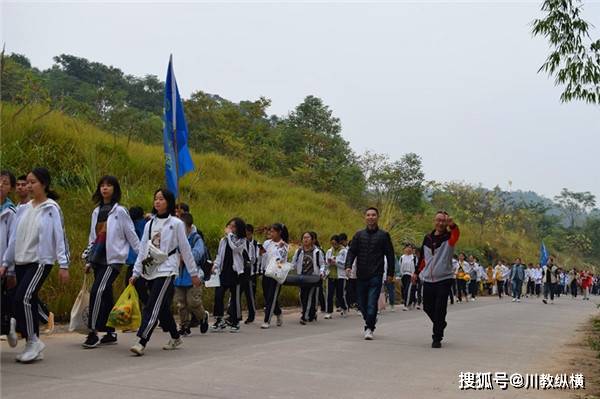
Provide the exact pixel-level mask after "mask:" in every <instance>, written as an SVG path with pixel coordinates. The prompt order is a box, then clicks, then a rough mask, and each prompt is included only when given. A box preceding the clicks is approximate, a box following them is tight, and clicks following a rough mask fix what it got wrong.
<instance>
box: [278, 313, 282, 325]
mask: <svg viewBox="0 0 600 399" xmlns="http://www.w3.org/2000/svg"><path fill="white" fill-rule="evenodd" d="M282 325H283V315H282V314H278V315H277V327H281V326H282Z"/></svg>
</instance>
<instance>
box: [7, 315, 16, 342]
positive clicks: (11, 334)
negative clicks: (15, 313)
mask: <svg viewBox="0 0 600 399" xmlns="http://www.w3.org/2000/svg"><path fill="white" fill-rule="evenodd" d="M6 340H7V341H8V344H9V345H10V347H11V348H14V347H15V346H17V343H18V342H19V337H17V320H15V318H14V317H11V318H10V330H9V331H8V334H6Z"/></svg>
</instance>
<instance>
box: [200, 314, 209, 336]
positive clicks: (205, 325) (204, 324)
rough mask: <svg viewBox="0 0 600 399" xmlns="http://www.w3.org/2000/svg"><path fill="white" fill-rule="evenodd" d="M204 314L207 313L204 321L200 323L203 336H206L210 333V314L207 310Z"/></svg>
mask: <svg viewBox="0 0 600 399" xmlns="http://www.w3.org/2000/svg"><path fill="white" fill-rule="evenodd" d="M204 313H205V316H204V319H203V320H202V321H201V322H200V333H201V334H206V332H207V331H208V312H207V311H206V310H205V311H204Z"/></svg>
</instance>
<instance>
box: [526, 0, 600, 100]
mask: <svg viewBox="0 0 600 399" xmlns="http://www.w3.org/2000/svg"><path fill="white" fill-rule="evenodd" d="M582 4H583V3H582V2H581V1H580V0H545V1H544V2H543V3H542V12H543V13H544V17H543V18H541V19H536V20H535V21H534V22H533V34H534V36H543V37H545V38H546V39H548V42H549V44H550V47H551V48H552V50H551V52H550V55H548V58H547V59H546V61H545V62H544V63H543V64H542V66H541V67H540V69H539V71H538V72H546V73H547V74H548V75H550V76H554V78H555V80H554V82H555V84H556V85H557V86H558V85H561V86H564V91H563V93H562V94H561V96H560V99H561V101H563V102H567V101H571V100H583V101H586V102H588V103H594V104H599V103H600V39H598V40H595V41H594V40H593V39H592V38H591V37H590V34H589V29H590V24H589V23H588V22H586V21H585V20H584V19H583V18H582V17H581V14H582V10H583V5H582Z"/></svg>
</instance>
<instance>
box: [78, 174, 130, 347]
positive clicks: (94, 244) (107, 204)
mask: <svg viewBox="0 0 600 399" xmlns="http://www.w3.org/2000/svg"><path fill="white" fill-rule="evenodd" d="M120 200H121V185H120V184H119V180H118V179H117V178H116V177H114V176H108V175H107V176H102V177H101V178H100V180H99V181H98V185H97V186H96V191H95V192H94V194H93V195H92V201H93V202H94V204H96V208H95V209H94V211H93V212H92V222H91V224H90V235H89V240H88V248H87V250H86V252H85V253H84V258H85V262H86V266H85V272H86V273H89V272H90V271H93V272H94V283H93V284H92V289H91V291H90V305H89V316H88V328H89V329H90V332H89V334H88V336H87V338H86V340H85V342H84V343H83V344H82V346H83V347H84V348H86V349H92V348H96V347H98V345H111V344H116V343H117V334H116V333H115V329H114V328H112V327H107V326H106V322H107V321H108V315H109V314H110V311H111V309H112V307H113V306H114V300H113V283H114V281H115V279H116V278H117V276H118V275H119V269H120V268H121V266H122V265H124V264H125V261H126V260H127V255H128V254H129V247H130V246H131V248H132V249H133V251H134V252H136V253H137V252H138V250H139V246H140V240H139V239H138V236H137V234H136V233H135V227H134V226H133V221H132V220H131V218H130V217H129V212H127V209H125V208H124V207H123V206H121V205H119V201H120ZM98 331H101V332H105V333H106V334H105V335H104V336H103V337H102V339H99V338H98Z"/></svg>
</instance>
